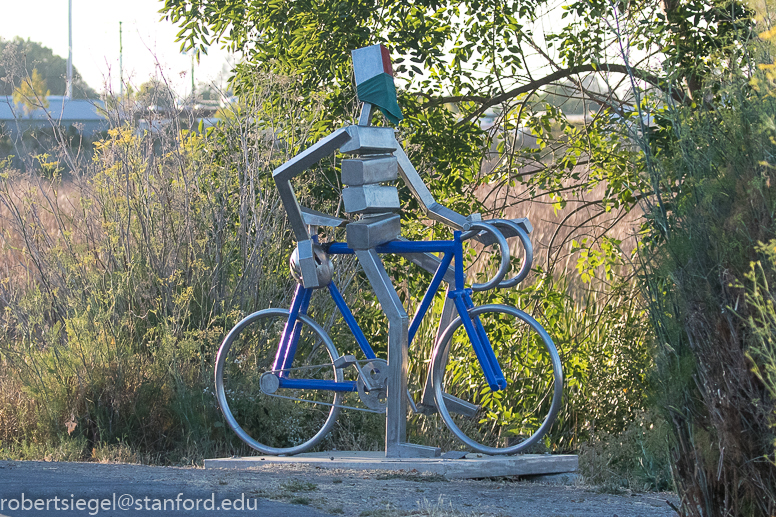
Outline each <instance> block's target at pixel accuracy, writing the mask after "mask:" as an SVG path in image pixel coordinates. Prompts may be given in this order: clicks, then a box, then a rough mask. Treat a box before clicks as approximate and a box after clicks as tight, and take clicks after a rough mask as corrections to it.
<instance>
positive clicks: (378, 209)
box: [342, 185, 401, 214]
mask: <svg viewBox="0 0 776 517" xmlns="http://www.w3.org/2000/svg"><path fill="white" fill-rule="evenodd" d="M342 201H343V202H344V203H345V212H347V213H349V214H384V213H391V212H398V211H399V210H400V209H401V207H400V206H399V191H398V190H397V188H396V187H390V186H388V187H384V186H382V185H362V186H360V187H346V188H344V189H342Z"/></svg>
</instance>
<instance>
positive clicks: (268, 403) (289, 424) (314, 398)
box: [215, 309, 343, 455]
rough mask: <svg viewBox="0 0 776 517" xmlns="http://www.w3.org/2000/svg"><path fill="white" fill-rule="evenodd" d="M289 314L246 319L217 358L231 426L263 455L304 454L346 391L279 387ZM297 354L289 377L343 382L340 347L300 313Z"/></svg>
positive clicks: (327, 426) (219, 388)
mask: <svg viewBox="0 0 776 517" xmlns="http://www.w3.org/2000/svg"><path fill="white" fill-rule="evenodd" d="M288 314H289V312H288V311H287V310H285V309H265V310H263V311H259V312H255V313H253V314H251V315H249V316H247V317H246V318H245V319H243V320H242V321H240V322H239V323H238V324H237V325H236V326H235V327H234V328H233V329H232V330H231V332H229V334H228V335H227V336H226V338H225V339H224V342H223V343H222V344H221V347H220V348H219V349H218V356H217V358H216V371H215V378H216V397H217V399H218V405H219V407H220V408H221V412H222V413H223V415H224V418H225V419H226V422H227V424H228V425H229V427H231V428H232V430H233V431H234V432H235V433H236V434H237V436H239V437H240V439H241V440H242V441H244V442H245V443H246V444H248V445H249V446H251V447H252V448H254V449H256V450H257V451H259V452H261V453H263V454H273V455H278V454H285V455H292V454H299V453H301V452H304V451H307V450H309V449H310V448H312V447H314V446H315V445H316V444H317V443H318V442H320V441H321V440H322V439H323V438H324V437H325V436H326V434H327V433H328V432H329V431H330V430H331V427H332V426H333V425H334V422H335V421H336V419H337V415H338V414H339V410H340V408H339V405H340V403H341V400H340V399H341V394H340V393H335V392H333V391H327V390H311V389H290V388H283V387H278V386H277V383H278V381H277V379H278V377H279V376H281V372H278V371H273V370H272V366H273V363H274V361H275V356H276V354H277V352H278V347H279V344H280V340H281V336H282V334H283V329H284V328H285V325H286V322H287V321H288ZM297 327H298V331H299V332H298V338H297V346H296V353H295V354H294V360H293V363H292V364H291V367H290V368H288V369H287V370H285V371H284V372H282V376H284V377H285V378H288V379H316V380H328V381H337V382H341V381H342V377H343V375H342V370H341V369H338V368H335V367H334V365H333V363H334V359H336V358H337V357H338V354H337V350H336V348H335V347H334V344H333V343H332V341H331V338H329V336H328V335H327V334H326V332H325V331H324V330H323V329H322V328H321V327H320V326H319V325H318V324H317V323H315V321H313V320H312V319H311V318H310V317H309V316H306V315H301V314H300V315H299V319H298V321H297Z"/></svg>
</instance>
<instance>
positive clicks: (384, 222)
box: [345, 214, 401, 250]
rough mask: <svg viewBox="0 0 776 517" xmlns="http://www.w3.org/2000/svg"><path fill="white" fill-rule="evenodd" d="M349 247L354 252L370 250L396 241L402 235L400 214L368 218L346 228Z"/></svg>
mask: <svg viewBox="0 0 776 517" xmlns="http://www.w3.org/2000/svg"><path fill="white" fill-rule="evenodd" d="M345 231H346V232H347V241H348V247H350V248H351V249H354V250H369V249H372V248H375V247H377V246H379V245H380V244H385V243H386V242H390V241H392V240H395V239H396V238H397V237H398V236H399V235H400V234H401V217H400V216H399V214H391V215H384V216H379V217H368V218H364V219H362V220H360V221H356V222H355V223H350V224H348V225H347V226H346V227H345Z"/></svg>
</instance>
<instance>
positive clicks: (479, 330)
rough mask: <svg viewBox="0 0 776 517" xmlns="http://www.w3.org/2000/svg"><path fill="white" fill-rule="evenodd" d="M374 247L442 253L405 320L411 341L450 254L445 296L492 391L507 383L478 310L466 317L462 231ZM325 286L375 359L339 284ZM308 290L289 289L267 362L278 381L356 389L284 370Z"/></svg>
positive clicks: (341, 248) (339, 248)
mask: <svg viewBox="0 0 776 517" xmlns="http://www.w3.org/2000/svg"><path fill="white" fill-rule="evenodd" d="M376 251H377V252H378V253H395V254H399V255H401V254H411V253H443V254H444V255H443V256H442V261H441V263H440V264H439V267H438V268H437V270H436V272H435V273H434V276H433V278H432V280H431V284H430V285H429V286H428V289H427V290H426V294H425V295H424V296H423V300H422V301H421V303H420V306H419V307H418V310H417V312H416V313H415V317H414V318H413V319H412V323H411V324H410V328H409V340H408V343H409V345H412V340H413V338H414V337H415V334H416V333H417V331H418V328H419V327H420V323H421V322H422V321H423V318H424V317H425V315H426V312H428V309H429V307H430V306H431V303H432V302H433V300H434V295H436V292H437V291H438V290H439V286H440V285H441V283H442V280H443V278H444V276H445V273H446V272H447V270H448V268H449V266H450V264H451V262H453V260H455V264H454V267H455V285H454V287H455V288H454V289H453V290H451V291H450V293H449V295H448V296H449V297H450V298H452V300H453V302H454V303H455V307H456V309H457V311H458V314H459V315H460V316H461V319H462V320H463V326H464V329H465V330H466V333H467V334H468V335H469V339H470V340H471V344H472V347H473V349H474V353H475V355H476V356H477V360H478V361H479V363H480V366H481V367H482V371H483V373H484V375H485V380H486V381H487V383H488V386H489V387H490V389H491V390H493V391H498V390H502V389H504V388H506V387H507V381H506V379H505V378H504V374H503V372H502V371H501V367H500V366H499V364H498V361H497V360H496V354H495V353H494V352H493V347H492V346H491V345H490V341H489V340H488V336H487V334H486V333H485V328H484V327H483V325H482V322H481V321H480V319H479V317H478V316H475V317H474V318H471V317H469V313H468V310H469V309H471V308H473V307H474V302H472V298H471V289H466V288H464V275H463V245H462V240H461V232H458V231H456V232H454V235H453V240H451V241H415V242H413V241H391V242H388V243H386V244H382V245H380V246H378V247H377V248H376ZM327 252H328V253H329V254H330V255H352V254H353V253H354V251H353V250H352V249H350V248H348V246H347V245H346V244H345V243H341V242H335V243H332V244H330V245H329V247H328V250H327ZM328 289H329V294H331V297H332V299H333V300H334V303H335V304H336V305H337V308H338V309H339V311H340V313H341V314H342V317H343V318H344V319H345V323H346V324H347V325H348V327H349V328H350V331H351V332H352V333H353V336H354V337H355V338H356V342H357V343H358V346H359V347H360V348H361V351H362V352H363V353H364V355H365V356H366V358H367V359H375V358H376V356H375V353H374V351H373V350H372V346H371V345H370V344H369V341H367V339H366V336H365V335H364V332H363V331H362V330H361V327H359V326H358V323H357V322H356V319H355V318H354V317H353V313H352V312H351V311H350V308H349V307H348V306H347V304H346V303H345V300H344V298H343V297H342V294H341V293H340V292H339V289H337V286H336V285H334V282H333V281H332V282H331V283H330V284H329V285H328ZM312 291H313V290H312V289H306V288H305V287H303V286H302V284H299V285H298V286H297V288H296V292H295V293H294V299H293V301H292V303H291V309H290V310H289V315H288V321H287V322H286V325H285V328H284V329H283V334H282V335H281V338H280V344H279V346H278V351H277V355H276V356H275V361H274V363H273V366H272V369H273V370H274V371H277V372H279V373H278V378H279V381H280V385H279V387H280V388H292V389H311V390H327V391H339V392H352V391H357V387H356V382H355V381H344V382H337V381H328V380H318V379H291V378H289V377H288V376H287V373H288V369H289V368H291V365H292V363H293V361H294V356H295V354H296V346H297V342H298V340H299V332H300V331H301V327H302V323H301V321H298V317H299V314H307V310H308V308H309V306H310V296H311V295H312Z"/></svg>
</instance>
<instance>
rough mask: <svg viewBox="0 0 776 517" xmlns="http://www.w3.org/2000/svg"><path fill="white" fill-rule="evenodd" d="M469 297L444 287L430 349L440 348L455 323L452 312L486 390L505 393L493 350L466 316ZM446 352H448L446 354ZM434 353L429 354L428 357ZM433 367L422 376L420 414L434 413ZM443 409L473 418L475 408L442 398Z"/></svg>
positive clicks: (477, 324)
mask: <svg viewBox="0 0 776 517" xmlns="http://www.w3.org/2000/svg"><path fill="white" fill-rule="evenodd" d="M473 307H474V303H473V302H472V299H471V296H470V295H469V293H468V292H466V290H460V291H458V290H452V289H451V286H448V287H447V291H446V292H445V303H444V306H443V308H442V316H441V318H440V320H439V327H438V329H437V334H436V337H435V339H434V348H435V349H436V347H439V346H441V345H442V336H443V335H444V333H445V330H447V328H448V327H449V326H450V325H451V324H452V323H453V321H454V320H455V315H456V312H458V315H459V316H460V317H461V319H462V320H463V325H464V329H465V330H466V332H467V334H468V335H469V336H470V341H471V343H472V347H473V348H474V353H475V355H476V356H477V360H478V361H479V363H480V365H481V366H482V368H483V373H484V375H485V379H486V381H487V382H488V386H489V387H490V389H491V390H493V391H498V390H502V389H505V388H506V387H507V382H506V379H505V378H504V373H503V372H502V370H501V366H499V364H498V360H497V359H496V354H495V352H494V351H493V347H492V346H491V344H490V340H489V339H488V336H487V334H486V333H485V328H484V326H483V325H482V322H481V321H480V318H479V317H478V316H475V317H474V318H471V317H470V316H469V313H468V310H467V308H473ZM448 352H449V350H448ZM435 354H436V352H432V356H433V355H435ZM440 359H441V360H443V361H445V362H447V355H445V356H443V357H440ZM432 366H433V365H429V371H428V375H427V376H426V383H425V385H424V387H423V395H422V396H421V402H420V405H419V411H418V412H420V413H433V412H436V404H435V403H434V387H433V385H432V371H431V368H432ZM443 397H444V398H445V405H446V406H447V408H448V410H449V411H450V412H451V413H458V414H460V415H464V416H469V417H473V416H474V415H475V414H476V413H477V410H478V407H477V406H475V405H474V404H471V403H469V402H466V401H464V400H461V399H459V398H457V397H453V396H452V395H448V394H446V393H445V394H444V395H443Z"/></svg>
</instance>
